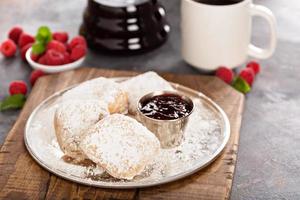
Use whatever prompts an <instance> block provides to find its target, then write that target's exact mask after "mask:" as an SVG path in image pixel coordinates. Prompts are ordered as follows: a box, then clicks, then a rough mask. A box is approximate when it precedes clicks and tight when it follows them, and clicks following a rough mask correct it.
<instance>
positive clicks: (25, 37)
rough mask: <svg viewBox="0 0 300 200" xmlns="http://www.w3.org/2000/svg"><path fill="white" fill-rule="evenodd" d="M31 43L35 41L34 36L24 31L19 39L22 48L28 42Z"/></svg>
mask: <svg viewBox="0 0 300 200" xmlns="http://www.w3.org/2000/svg"><path fill="white" fill-rule="evenodd" d="M29 43H34V37H32V36H31V35H29V34H27V33H22V34H21V35H20V38H19V41H18V45H19V47H20V48H22V47H24V46H25V45H26V44H29Z"/></svg>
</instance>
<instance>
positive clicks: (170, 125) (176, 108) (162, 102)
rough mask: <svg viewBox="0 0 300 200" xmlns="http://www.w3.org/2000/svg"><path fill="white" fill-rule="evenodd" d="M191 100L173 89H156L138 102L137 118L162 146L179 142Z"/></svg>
mask: <svg viewBox="0 0 300 200" xmlns="http://www.w3.org/2000/svg"><path fill="white" fill-rule="evenodd" d="M193 109H194V104H193V101H192V100H191V99H190V98H189V97H187V96H185V95H182V94H180V93H177V92H174V91H158V92H152V93H150V94H147V95H145V96H143V97H142V98H141V99H140V100H139V102H138V114H139V120H140V121H141V122H142V123H143V124H144V125H145V126H146V127H147V128H148V129H149V130H150V131H152V132H153V133H154V134H155V135H156V136H157V138H158V139H159V141H160V144H161V147H162V148H172V147H176V146H178V145H179V144H180V143H181V140H182V137H183V131H184V128H185V126H186V124H187V122H188V117H189V116H190V115H191V113H192V112H193Z"/></svg>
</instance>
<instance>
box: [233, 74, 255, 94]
mask: <svg viewBox="0 0 300 200" xmlns="http://www.w3.org/2000/svg"><path fill="white" fill-rule="evenodd" d="M232 87H234V88H235V89H236V90H238V91H240V92H242V93H244V94H246V93H248V92H250V90H251V87H250V85H249V84H248V83H247V82H246V81H245V80H244V79H242V78H241V77H236V78H235V79H234V80H233V83H232Z"/></svg>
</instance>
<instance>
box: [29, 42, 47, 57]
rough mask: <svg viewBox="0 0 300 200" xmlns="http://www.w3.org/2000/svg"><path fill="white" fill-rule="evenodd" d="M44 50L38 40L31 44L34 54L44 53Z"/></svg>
mask: <svg viewBox="0 0 300 200" xmlns="http://www.w3.org/2000/svg"><path fill="white" fill-rule="evenodd" d="M45 50H46V48H45V45H44V44H43V43H41V42H39V41H36V42H35V43H34V44H33V45H32V53H33V54H34V55H40V54H42V53H44V52H45Z"/></svg>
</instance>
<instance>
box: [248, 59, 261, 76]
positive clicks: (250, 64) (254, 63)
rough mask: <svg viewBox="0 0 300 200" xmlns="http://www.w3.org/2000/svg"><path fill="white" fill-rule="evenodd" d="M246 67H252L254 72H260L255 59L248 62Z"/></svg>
mask: <svg viewBox="0 0 300 200" xmlns="http://www.w3.org/2000/svg"><path fill="white" fill-rule="evenodd" d="M247 67H249V68H252V69H253V71H254V73H255V74H258V73H259V72H260V65H259V63H258V62H256V61H251V62H248V64H247Z"/></svg>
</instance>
